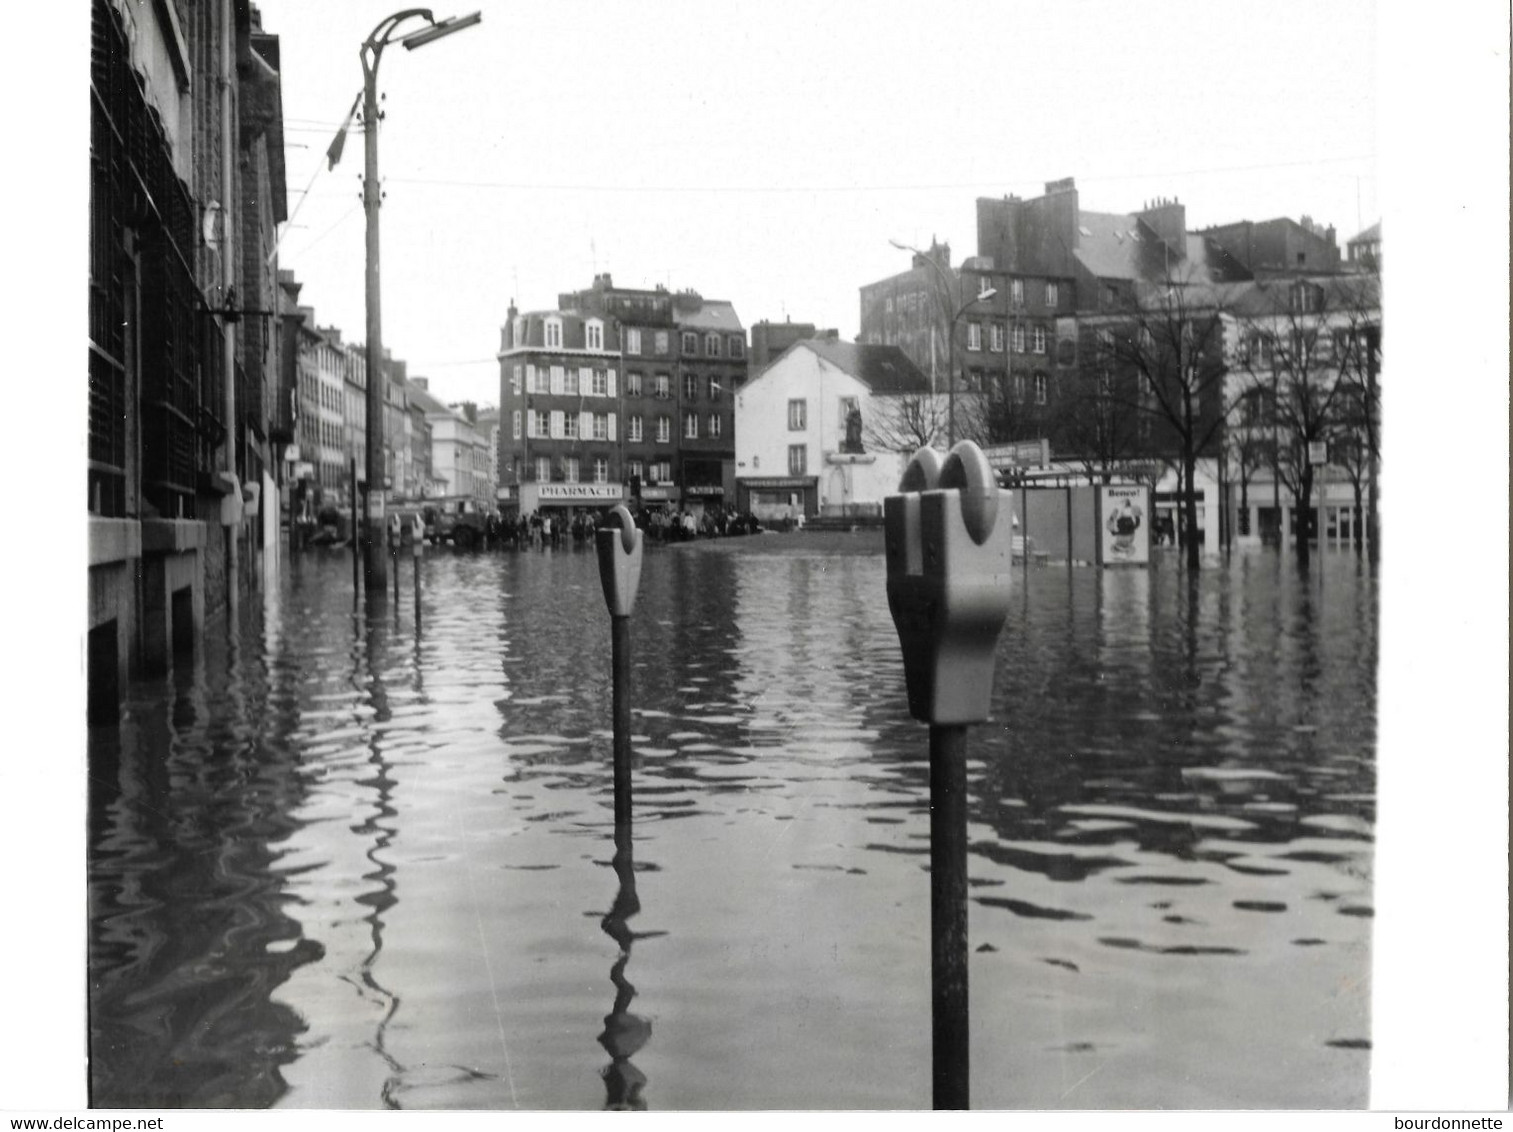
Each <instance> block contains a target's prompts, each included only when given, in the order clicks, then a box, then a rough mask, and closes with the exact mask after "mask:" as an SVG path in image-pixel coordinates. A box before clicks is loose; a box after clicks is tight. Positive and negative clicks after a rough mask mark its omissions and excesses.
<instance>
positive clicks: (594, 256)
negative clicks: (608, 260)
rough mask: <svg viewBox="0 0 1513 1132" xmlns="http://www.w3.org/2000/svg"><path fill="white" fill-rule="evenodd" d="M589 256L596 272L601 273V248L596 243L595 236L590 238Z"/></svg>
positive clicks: (596, 273)
mask: <svg viewBox="0 0 1513 1132" xmlns="http://www.w3.org/2000/svg"><path fill="white" fill-rule="evenodd" d="M588 258H589V259H590V260H592V261H593V264H594V274H595V275H598V274H599V249H598V247H596V246H595V244H594V238H593V236H589V238H588Z"/></svg>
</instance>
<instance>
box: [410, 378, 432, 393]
mask: <svg viewBox="0 0 1513 1132" xmlns="http://www.w3.org/2000/svg"><path fill="white" fill-rule="evenodd" d="M410 384H411V385H413V386H414V387H415V388H416V389H424V390H425V391H426V392H427V393H429V392H430V391H431V379H430V378H429V377H412V378H410Z"/></svg>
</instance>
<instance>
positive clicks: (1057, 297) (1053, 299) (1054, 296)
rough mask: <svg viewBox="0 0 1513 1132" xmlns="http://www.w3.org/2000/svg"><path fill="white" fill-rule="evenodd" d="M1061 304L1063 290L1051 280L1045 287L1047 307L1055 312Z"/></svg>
mask: <svg viewBox="0 0 1513 1132" xmlns="http://www.w3.org/2000/svg"><path fill="white" fill-rule="evenodd" d="M1060 302H1061V289H1060V288H1059V287H1057V286H1056V284H1054V283H1052V282H1051V281H1050V280H1047V281H1046V285H1045V305H1046V306H1048V307H1050V308H1051V309H1052V310H1055V309H1056V307H1057V305H1058V304H1059V303H1060Z"/></svg>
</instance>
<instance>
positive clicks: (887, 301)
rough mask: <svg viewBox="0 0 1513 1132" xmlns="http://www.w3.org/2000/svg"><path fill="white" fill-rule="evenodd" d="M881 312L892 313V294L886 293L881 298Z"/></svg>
mask: <svg viewBox="0 0 1513 1132" xmlns="http://www.w3.org/2000/svg"><path fill="white" fill-rule="evenodd" d="M883 313H884V314H892V313H893V296H892V295H888V296H887V297H886V298H884V299H883Z"/></svg>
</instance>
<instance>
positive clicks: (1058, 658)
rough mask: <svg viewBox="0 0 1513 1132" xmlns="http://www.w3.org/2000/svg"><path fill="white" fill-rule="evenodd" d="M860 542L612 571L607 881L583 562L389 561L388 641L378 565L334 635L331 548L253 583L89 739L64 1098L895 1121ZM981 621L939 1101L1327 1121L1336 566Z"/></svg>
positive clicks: (917, 731) (1340, 679) (1355, 1089)
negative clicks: (622, 1109) (624, 621)
mask: <svg viewBox="0 0 1513 1132" xmlns="http://www.w3.org/2000/svg"><path fill="white" fill-rule="evenodd" d="M869 537H870V536H853V537H852V538H851V539H850V541H846V540H845V539H838V540H832V541H829V542H827V541H825V540H824V539H821V538H818V537H813V538H811V537H810V536H804V535H789V536H782V535H772V536H763V537H753V538H742V539H729V540H720V541H714V542H709V543H701V544H697V545H690V546H678V547H671V548H664V547H648V549H647V557H646V562H645V568H644V572H643V575H642V580H641V586H640V596H639V598H638V600H637V604H636V609H635V615H634V617H633V618H632V620H631V648H632V661H633V669H632V672H633V686H632V703H633V705H634V714H633V720H634V732H635V734H634V740H633V744H634V759H635V779H634V798H635V817H636V820H635V824H634V829H633V837H632V839H631V840H630V841H629V842H628V843H622V844H621V845H620V846H619V847H618V850H617V845H616V842H615V837H614V822H613V797H612V789H611V787H612V773H611V766H612V763H611V733H610V695H609V689H610V650H609V619H608V616H607V614H606V612H605V607H604V601H603V597H602V593H601V589H600V582H599V576H598V566H597V561H596V559H595V556H594V555H593V554H592V553H591V552H589V551H585V550H573V549H570V548H568V549H561V550H556V551H547V552H540V551H537V552H519V553H515V552H504V553H498V554H475V555H467V554H456V553H453V552H451V551H448V550H443V551H440V552H437V553H430V554H429V555H428V557H426V558H425V559H424V560H423V562H422V564H421V567H420V568H421V571H422V591H421V592H422V596H421V604H420V608H419V610H418V611H417V609H416V606H415V590H414V588H413V587H412V573H411V571H412V563H411V561H410V560H409V559H408V558H407V557H406V558H405V559H403V560H402V561H401V563H400V565H399V582H400V587H399V594H400V596H399V600H398V601H397V602H396V601H395V600H394V597H393V594H392V592H391V594H390V597H389V601H388V603H387V605H386V606H385V607H384V610H383V612H382V614H381V615H380V616H378V617H376V618H373V619H370V618H369V616H368V615H367V613H366V611H365V610H364V608H363V607H361V606H359V605H356V604H354V600H353V593H352V568H351V559H350V557H348V556H346V555H344V554H342V553H340V552H326V553H324V554H322V553H315V552H311V553H307V554H305V555H304V556H302V557H300V558H299V559H297V560H296V561H293V562H290V563H286V564H285V577H284V578H283V580H282V583H281V585H280V586H279V587H278V588H277V589H276V590H274V591H270V592H268V593H266V594H263V595H261V598H262V600H261V601H259V600H257V598H256V597H254V599H253V600H252V601H250V602H249V603H248V605H249V608H248V609H246V610H245V611H244V618H243V623H242V625H241V626H240V632H239V634H238V637H237V639H236V640H235V641H234V642H233V643H230V644H228V642H227V641H226V640H225V639H224V638H225V634H224V633H223V632H212V633H210V634H208V635H207V646H206V649H205V652H204V653H203V654H202V655H200V656H198V657H196V658H195V660H194V662H193V666H192V669H191V670H190V671H179V672H177V673H176V674H174V675H173V676H170V677H168V678H165V679H163V680H161V681H158V682H149V683H143V684H138V685H134V686H133V687H132V688H131V690H130V694H129V698H128V700H127V702H126V704H125V707H124V712H123V715H124V722H123V724H122V725H121V727H120V729H119V731H118V732H117V731H114V730H108V731H107V730H102V731H99V732H96V733H95V734H93V735H92V737H91V752H90V753H91V763H92V772H91V773H92V779H93V783H94V796H93V797H92V799H91V815H90V858H89V860H90V869H91V875H90V937H89V960H90V1012H91V1045H92V1067H91V1077H92V1098H91V1099H92V1103H93V1104H94V1105H97V1106H102V1107H126V1106H148V1107H172V1106H180V1105H183V1106H191V1107H222V1106H236V1107H261V1106H274V1105H277V1106H288V1107H293V1108H323V1107H331V1108H342V1109H361V1108H379V1107H385V1106H388V1107H399V1108H423V1109H438V1108H468V1109H509V1108H522V1109H596V1108H602V1107H604V1106H606V1105H613V1106H621V1105H631V1106H637V1105H645V1106H646V1107H649V1108H652V1109H827V1108H841V1109H857V1108H866V1109H920V1108H928V1107H929V1106H930V1088H931V1073H930V1066H931V1049H930V906H929V892H930V886H929V876H928V873H927V871H926V869H927V865H928V847H929V841H928V824H929V823H928V816H929V815H928V788H927V787H928V773H927V772H928V760H927V729H926V728H925V727H924V726H923V725H921V724H918V723H915V722H914V721H913V720H912V719H911V718H910V717H909V714H908V709H907V705H906V702H905V696H904V683H903V669H902V665H901V662H900V659H899V649H898V638H897V635H896V633H895V631H894V627H893V623H892V620H891V618H890V616H889V614H888V608H887V602H886V599H885V596H884V563H883V558H882V555H881V552H880V551H881V541H880V538H879V539H878V541H877V542H876V543H875V544H874V543H872V542H869V541H868V538H869ZM806 539H808V540H809V541H806ZM869 548H870V549H872V550H875V551H876V552H875V553H856V551H858V550H865V549H869ZM392 584H393V583H392V578H391V586H392ZM1014 587H1015V590H1014V600H1013V604H1012V606H1011V609H1010V613H1009V617H1008V622H1007V624H1006V626H1005V628H1004V632H1003V635H1002V637H1001V639H1000V643H999V650H998V669H997V683H996V688H995V695H994V719H995V722H994V723H991V724H985V725H982V726H979V727H974V728H973V729H972V731H971V735H970V739H969V755H970V763H969V767H968V773H969V782H970V789H971V799H970V825H969V829H968V836H969V842H970V858H969V863H968V868H969V885H970V888H969V891H970V895H971V902H970V907H969V930H970V949H971V967H970V980H971V984H970V994H971V1039H972V1053H971V1067H972V1078H971V1081H972V1103H973V1107H976V1108H1156V1107H1199V1108H1235V1107H1239V1108H1250V1107H1287V1108H1331V1107H1341V1106H1344V1107H1360V1106H1364V1105H1365V1103H1366V1101H1367V1085H1368V1068H1369V1061H1370V1056H1371V1054H1370V1037H1371V1027H1370V1018H1369V1009H1368V1008H1369V1002H1370V978H1369V976H1370V939H1371V928H1372V918H1371V917H1372V910H1373V901H1372V847H1373V823H1374V818H1375V814H1374V798H1375V785H1376V775H1375V761H1374V744H1375V724H1374V719H1375V711H1376V702H1375V701H1376V696H1375V673H1376V656H1377V637H1376V624H1377V599H1376V580H1375V578H1374V576H1373V575H1372V574H1371V573H1370V570H1369V568H1368V567H1367V566H1366V565H1364V564H1363V563H1362V562H1360V561H1359V560H1358V559H1357V558H1356V557H1354V556H1353V555H1351V554H1348V553H1340V554H1335V553H1326V552H1321V553H1320V554H1319V555H1318V556H1317V557H1316V558H1315V561H1314V562H1313V566H1312V570H1311V573H1310V574H1309V575H1308V576H1307V577H1300V576H1299V574H1298V572H1297V569H1296V567H1295V566H1294V565H1293V564H1292V563H1291V562H1290V561H1289V560H1279V559H1278V558H1277V556H1276V555H1275V554H1273V553H1261V552H1257V553H1255V554H1253V555H1250V556H1240V555H1237V556H1236V557H1235V558H1234V560H1233V561H1232V562H1230V563H1227V564H1217V563H1215V564H1212V565H1210V566H1209V567H1208V568H1206V569H1205V570H1204V571H1203V572H1202V574H1201V575H1200V576H1198V577H1196V578H1190V577H1189V576H1188V575H1186V574H1184V573H1183V572H1182V571H1181V570H1180V569H1179V568H1178V567H1177V561H1176V559H1175V557H1172V556H1171V555H1166V556H1163V557H1161V558H1160V560H1159V562H1158V563H1157V564H1156V566H1155V568H1154V569H1152V570H1150V571H1123V572H1120V571H1104V572H1100V571H1097V570H1093V569H1075V570H1068V569H1066V568H1064V567H1054V566H1053V567H1032V568H1031V569H1030V570H1028V571H1018V570H1016V573H1015V576H1014Z"/></svg>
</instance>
